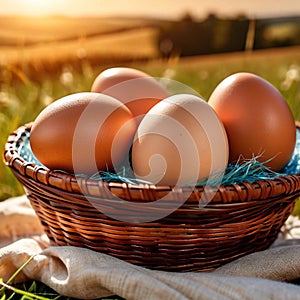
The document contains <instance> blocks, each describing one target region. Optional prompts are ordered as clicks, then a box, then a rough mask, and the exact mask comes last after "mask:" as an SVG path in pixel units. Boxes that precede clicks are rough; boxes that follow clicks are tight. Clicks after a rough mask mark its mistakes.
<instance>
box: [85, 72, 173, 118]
mask: <svg viewBox="0 0 300 300" xmlns="http://www.w3.org/2000/svg"><path fill="white" fill-rule="evenodd" d="M91 91H92V92H98V93H103V94H106V95H109V96H112V97H114V98H116V99H118V100H120V101H121V102H122V103H124V104H125V105H126V106H127V107H128V108H129V110H130V111H131V112H132V114H133V116H134V117H136V118H137V121H138V122H139V121H140V120H141V118H142V116H143V115H144V114H146V113H147V112H148V111H149V110H150V108H151V107H153V106H154V105H155V104H156V103H158V102H159V101H161V100H162V99H164V98H166V97H168V96H169V93H168V91H167V90H166V89H165V88H164V86H163V85H161V84H160V83H159V82H158V81H157V80H156V79H155V78H153V77H151V76H150V75H148V74H146V73H144V72H142V71H140V70H137V69H133V68H126V67H115V68H110V69H106V70H104V71H103V72H101V73H100V74H99V75H98V76H97V77H96V79H95V80H94V82H93V85H92V88H91Z"/></svg>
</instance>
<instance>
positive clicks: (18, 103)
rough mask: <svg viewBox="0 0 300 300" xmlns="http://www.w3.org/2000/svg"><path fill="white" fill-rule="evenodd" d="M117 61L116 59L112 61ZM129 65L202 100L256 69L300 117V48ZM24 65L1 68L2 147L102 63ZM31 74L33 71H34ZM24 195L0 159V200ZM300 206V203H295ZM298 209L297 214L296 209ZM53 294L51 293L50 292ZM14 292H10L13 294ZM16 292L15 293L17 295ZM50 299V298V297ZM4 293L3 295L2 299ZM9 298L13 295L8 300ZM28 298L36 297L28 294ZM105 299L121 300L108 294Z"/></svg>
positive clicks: (39, 287)
mask: <svg viewBox="0 0 300 300" xmlns="http://www.w3.org/2000/svg"><path fill="white" fill-rule="evenodd" d="M114 64H115V65H116V64H117V62H114ZM127 66H132V67H137V68H139V69H142V70H144V71H146V72H148V73H149V74H151V75H153V76H157V77H167V78H170V79H173V80H176V81H179V82H181V83H184V84H186V85H188V86H190V87H191V88H193V89H194V90H196V91H197V92H198V93H199V94H201V95H202V96H203V97H204V98H205V99H208V97H209V95H210V94H211V92H212V91H213V89H214V88H215V87H216V85H217V84H218V83H219V82H220V81H221V80H222V79H224V78H225V77H226V76H228V75H230V74H232V73H235V72H239V71H248V72H253V73H256V74H258V75H260V76H262V77H263V78H265V79H267V80H268V81H270V82H271V83H272V84H273V85H275V86H276V87H277V88H278V89H279V90H280V92H281V93H282V94H283V95H284V97H285V98H286V100H287V103H288V105H289V106H290V108H291V110H292V112H293V114H294V117H295V119H296V120H300V51H299V48H298V49H291V50H288V49H287V50H282V51H275V52H273V51H261V52H257V53H255V54H253V55H250V54H228V55H216V56H207V57H201V58H189V59H184V60H178V59H177V58H171V59H170V60H168V61H153V62H149V63H143V64H141V63H138V62H136V63H131V64H127ZM31 68H32V65H31V64H29V63H26V64H24V65H22V64H20V65H19V67H15V66H12V65H9V64H8V65H5V64H4V65H1V66H0V78H1V79H2V80H1V81H0V128H1V135H0V149H1V152H3V150H2V149H4V144H5V142H6V140H7V137H8V135H9V134H10V133H11V132H12V131H14V130H15V129H16V128H17V127H19V126H20V125H23V124H25V123H27V122H31V121H33V120H34V118H35V117H36V116H37V115H38V113H39V112H40V111H41V110H42V109H43V108H44V107H45V106H46V105H48V104H49V103H50V102H51V101H53V100H56V99H58V98H60V97H62V96H65V95H67V94H70V93H75V92H81V91H89V90H90V87H91V85H92V82H93V80H94V78H95V77H96V75H97V74H98V72H99V71H100V70H101V69H103V68H105V66H103V65H102V66H100V65H93V64H91V63H90V62H89V61H81V63H80V67H79V68H78V65H76V66H74V65H72V64H69V63H68V64H62V63H61V62H60V63H59V65H57V66H56V65H55V66H53V68H52V70H55V71H53V72H49V71H48V70H45V69H43V68H40V69H39V68H37V69H35V71H34V72H32V70H31ZM32 74H33V75H32ZM22 193H24V191H23V188H22V186H21V185H20V183H19V182H18V181H17V180H16V179H15V177H14V176H13V175H12V173H11V172H10V170H9V169H8V168H7V167H6V166H5V164H4V162H3V161H1V162H0V200H4V199H6V198H8V197H11V196H17V195H20V194H22ZM297 207H299V205H298V206H297ZM298 210H300V208H297V211H295V213H299V212H298ZM13 288H18V289H20V290H23V291H28V292H30V293H33V294H36V295H41V296H42V297H49V299H69V298H66V297H62V296H60V295H58V294H56V293H55V292H54V291H52V290H51V289H49V288H48V287H46V286H45V285H43V284H41V283H39V282H32V281H31V282H28V283H25V284H22V285H17V286H14V287H13ZM50 294H51V295H50ZM11 295H13V296H11ZM17 295H19V296H18V297H19V298H17ZM49 295H50V296H51V297H50V296H49ZM1 297H2V298H1ZM10 297H12V298H10ZM22 297H26V296H24V295H20V294H18V293H17V292H16V290H15V291H14V290H11V289H9V288H6V289H5V292H4V293H3V294H0V300H6V299H25V298H22ZM26 299H34V298H28V296H27V298H26ZM106 299H119V298H118V297H115V298H114V297H111V298H106Z"/></svg>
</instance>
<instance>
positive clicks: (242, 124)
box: [208, 72, 296, 171]
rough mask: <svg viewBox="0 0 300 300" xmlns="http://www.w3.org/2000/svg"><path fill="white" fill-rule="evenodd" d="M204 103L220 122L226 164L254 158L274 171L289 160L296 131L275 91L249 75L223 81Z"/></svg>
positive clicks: (288, 111) (292, 119)
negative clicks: (225, 142)
mask: <svg viewBox="0 0 300 300" xmlns="http://www.w3.org/2000/svg"><path fill="white" fill-rule="evenodd" d="M208 103H209V104H210V105H211V106H212V107H213V108H214V110H215V111H216V113H217V114H218V116H219V118H220V119H221V120H222V122H223V124H224V126H225V129H226V132H227V136H228V141H229V161H230V162H231V163H235V162H237V161H238V160H239V159H240V161H241V162H242V161H243V159H251V158H253V157H257V159H258V160H259V161H260V162H263V163H266V165H267V166H268V167H269V168H271V169H272V170H274V171H279V170H281V169H282V168H283V167H284V166H285V165H286V164H287V163H288V162H289V160H290V159H291V156H292V153H293V150H294V147H295V141H296V127H295V122H294V118H293V115H292V112H291V110H290V108H289V106H288V105H287V103H286V101H285V99H284V98H283V97H282V95H281V94H280V93H279V91H278V90H277V89H276V88H275V87H274V86H273V85H271V84H270V83H269V82H268V81H266V80H265V79H263V78H261V77H259V76H257V75H255V74H251V73H243V72H242V73H236V74H233V75H231V76H229V77H227V78H225V79H224V80H223V81H222V82H221V83H220V84H219V85H218V86H217V87H216V88H215V90H214V91H213V93H212V94H211V96H210V98H209V101H208Z"/></svg>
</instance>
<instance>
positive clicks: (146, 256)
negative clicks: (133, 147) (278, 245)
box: [4, 124, 300, 271]
mask: <svg viewBox="0 0 300 300" xmlns="http://www.w3.org/2000/svg"><path fill="white" fill-rule="evenodd" d="M30 128H31V125H30V124H27V125H25V126H22V127H20V128H19V129H17V130H16V131H15V132H13V133H12V134H11V135H10V136H9V138H8V141H7V143H6V146H5V151H4V158H5V161H6V163H7V165H8V166H9V167H10V168H11V170H12V172H13V173H14V175H15V176H16V177H17V179H18V180H19V181H20V182H21V183H22V184H23V186H24V188H25V191H26V194H27V196H28V198H29V200H30V202H31V204H32V206H33V208H34V210H35V211H36V214H37V215H38V217H39V219H40V221H41V223H42V224H43V226H44V229H45V232H46V233H47V235H48V237H49V238H50V240H51V242H52V244H54V245H72V246H78V247H85V248H89V249H92V250H95V251H99V252H104V253H107V254H110V255H112V256H115V257H118V258H120V259H123V260H125V261H128V262H131V263H133V264H137V265H141V266H144V267H147V268H151V269H159V270H168V271H208V270H213V269H215V268H217V267H219V266H221V265H223V264H225V263H227V262H229V261H232V260H234V259H236V258H238V257H240V256H243V255H246V254H249V253H252V252H255V251H259V250H264V249H266V248H268V247H269V246H270V245H271V244H272V243H273V242H274V240H275V239H276V238H277V236H278V233H279V231H280V228H281V226H282V225H283V223H284V222H285V220H286V219H287V218H288V216H289V215H290V213H291V212H292V210H293V207H294V203H295V201H294V200H295V199H296V198H297V197H298V196H299V195H300V176H299V175H298V174H297V175H288V176H282V177H279V178H276V179H273V180H259V181H256V182H255V183H252V184H250V183H242V184H233V185H228V186H219V187H218V188H217V190H215V195H214V197H213V199H212V200H211V201H210V202H209V203H207V204H205V205H200V207H199V202H201V201H203V199H202V198H203V197H202V196H205V194H204V188H203V187H199V188H194V189H193V191H192V193H191V190H190V189H188V188H182V189H172V188H171V187H168V186H155V185H130V184H125V183H107V182H103V181H100V180H90V179H84V178H82V179H80V180H78V179H77V178H76V177H75V176H73V175H70V174H65V173H63V172H59V171H51V170H50V171H49V170H47V169H45V168H44V167H41V166H37V165H34V164H32V163H29V162H26V161H24V159H23V158H22V157H20V155H19V154H18V152H17V148H18V145H20V143H22V139H23V137H24V135H25V134H26V132H27V133H28V132H30ZM82 191H84V194H85V195H89V196H90V197H92V198H93V199H95V201H97V199H100V200H101V203H102V204H103V205H105V206H106V209H111V210H112V211H113V210H114V209H115V208H116V207H117V205H118V200H116V196H117V197H119V198H122V199H125V200H127V201H128V203H129V204H133V205H129V208H128V211H126V214H128V215H130V216H132V220H133V221H134V219H135V216H136V214H137V213H139V211H138V210H134V203H136V202H139V203H146V202H149V201H156V200H159V199H160V198H161V197H163V196H165V195H168V196H167V197H168V199H169V200H170V201H169V203H168V201H167V202H166V208H167V207H168V205H174V202H176V201H177V200H180V199H182V197H188V199H187V201H185V202H184V204H183V205H182V206H180V207H179V208H177V209H176V210H175V211H174V212H173V213H171V214H169V215H168V216H166V217H164V218H162V219H160V220H157V221H153V222H148V223H132V222H121V221H118V220H115V219H112V218H110V217H108V216H107V215H106V214H104V213H102V212H101V211H99V210H98V209H97V208H96V207H95V206H94V205H93V204H91V203H90V202H89V201H88V200H87V199H86V197H85V196H84V195H83V193H82ZM201 197H202V198H201ZM185 199H186V198H185ZM201 199H202V200H201ZM204 199H205V197H204ZM200 204H201V203H200ZM144 213H145V212H144Z"/></svg>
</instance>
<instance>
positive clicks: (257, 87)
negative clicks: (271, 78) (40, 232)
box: [4, 68, 300, 272]
mask: <svg viewBox="0 0 300 300" xmlns="http://www.w3.org/2000/svg"><path fill="white" fill-rule="evenodd" d="M298 132H300V127H299V126H298V124H297V123H295V121H294V119H293V115H292V113H291V111H290V109H289V107H288V105H287V103H286V102H285V100H284V98H283V97H282V96H281V94H280V93H279V91H277V90H276V88H275V87H273V86H272V85H271V84H270V83H269V82H267V81H266V80H265V79H263V78H261V77H259V76H257V75H255V74H251V73H236V74H233V75H231V76H229V77H227V78H225V79H224V80H223V81H222V82H221V83H220V84H219V85H218V86H217V87H216V88H215V90H214V91H213V93H212V94H211V96H210V98H209V99H208V101H205V100H203V99H202V98H201V97H199V96H197V95H195V94H192V93H175V94H173V95H171V94H170V92H169V91H168V90H167V88H166V87H165V85H162V84H161V82H159V81H158V80H156V79H155V78H153V77H151V76H150V75H148V74H146V73H143V72H141V71H139V70H136V69H131V68H111V69H107V70H105V71H103V72H102V73H100V74H99V75H98V77H97V78H96V79H95V81H94V84H93V86H92V89H91V91H89V92H82V93H76V94H71V95H68V96H65V97H63V98H61V99H58V100H56V101H54V102H53V103H51V104H50V105H48V106H47V107H46V108H45V109H44V110H42V111H41V112H40V114H39V115H38V116H37V118H36V119H35V120H34V121H33V122H32V123H30V124H25V125H24V126H21V127H20V128H18V129H17V130H16V131H15V132H13V133H11V135H10V136H9V137H8V140H7V143H6V146H5V150H4V159H5V162H6V164H7V166H8V167H10V168H11V170H12V172H13V173H14V175H15V176H16V178H17V179H18V180H19V181H20V182H21V183H22V184H23V186H24V189H25V191H26V194H27V197H28V198H29V200H30V202H31V205H32V207H33V208H34V210H35V212H36V214H37V216H38V217H39V219H40V221H41V223H42V225H43V227H44V230H45V232H46V234H47V235H48V237H49V239H50V241H51V243H52V244H53V245H71V246H77V247H84V248H89V249H92V250H94V251H99V252H103V253H106V254H109V255H112V256H114V257H117V258H119V259H122V260H125V261H127V262H130V263H133V264H136V265H140V266H143V267H146V268H150V269H157V270H167V271H180V272H186V271H208V270H213V269H215V268H217V267H219V266H221V265H223V264H225V263H227V262H230V261H232V260H234V259H236V258H238V257H241V256H243V255H246V254H249V253H252V252H255V251H260V250H264V249H266V248H268V247H270V245H271V244H272V243H273V242H274V240H275V239H276V238H277V236H278V234H279V232H280V229H281V227H282V225H283V224H284V222H285V221H286V219H287V218H288V216H289V215H290V214H291V212H292V210H293V208H294V204H295V200H296V199H297V197H298V196H299V195H300V175H299V167H300V166H299V154H300V145H299V143H300V140H299V139H300V138H299V137H298V135H299V134H298Z"/></svg>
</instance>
